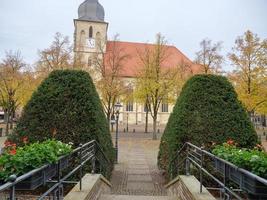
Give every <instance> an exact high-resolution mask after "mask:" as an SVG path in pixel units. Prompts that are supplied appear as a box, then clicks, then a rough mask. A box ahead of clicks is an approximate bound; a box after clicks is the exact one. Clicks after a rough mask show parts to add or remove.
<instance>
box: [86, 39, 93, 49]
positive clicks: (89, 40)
mask: <svg viewBox="0 0 267 200" xmlns="http://www.w3.org/2000/svg"><path fill="white" fill-rule="evenodd" d="M86 46H87V47H89V48H90V49H93V48H95V39H93V38H89V39H87V40H86Z"/></svg>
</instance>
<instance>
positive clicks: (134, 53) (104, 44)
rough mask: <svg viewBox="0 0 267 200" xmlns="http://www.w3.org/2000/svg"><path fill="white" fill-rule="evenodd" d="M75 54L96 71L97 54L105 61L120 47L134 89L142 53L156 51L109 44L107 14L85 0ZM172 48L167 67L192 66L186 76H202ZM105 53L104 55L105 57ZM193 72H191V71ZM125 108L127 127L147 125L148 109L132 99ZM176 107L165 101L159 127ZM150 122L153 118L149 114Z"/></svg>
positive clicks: (129, 44) (123, 119) (77, 23)
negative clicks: (126, 56)
mask: <svg viewBox="0 0 267 200" xmlns="http://www.w3.org/2000/svg"><path fill="white" fill-rule="evenodd" d="M74 26H75V32H74V51H75V55H76V57H80V59H81V62H82V63H83V64H84V65H85V66H88V67H89V68H90V67H91V68H93V67H94V66H93V65H94V64H93V62H92V61H93V59H94V57H95V56H96V55H97V56H98V57H100V58H101V59H105V58H103V57H105V54H106V53H107V52H110V51H112V49H114V48H115V46H116V48H120V49H122V50H123V52H124V53H125V54H126V55H129V56H128V58H127V59H126V60H124V62H123V69H122V70H121V73H120V76H121V77H122V78H123V80H124V83H125V85H131V86H132V89H133V90H134V85H135V80H136V74H137V69H138V67H140V56H139V55H140V54H142V53H143V52H144V50H145V49H149V48H153V47H154V45H153V44H147V43H133V42H120V41H109V40H108V36H107V31H108V26H109V24H108V23H107V22H106V21H105V11H104V8H103V6H102V5H101V4H100V3H99V2H98V0H85V1H84V2H83V3H82V4H81V5H80V6H79V9H78V19H74ZM167 47H168V55H169V56H168V58H167V59H166V61H164V63H163V67H166V68H171V67H176V66H177V65H179V64H183V65H186V66H190V67H189V68H188V69H187V72H186V73H192V74H194V73H198V72H199V66H198V65H196V64H194V63H193V62H192V61H191V60H190V59H188V58H187V57H186V56H185V55H184V54H183V53H182V52H181V51H179V50H178V49H177V48H176V47H175V46H167ZM103 53H104V54H103ZM189 69H190V70H189ZM121 103H122V104H123V108H122V109H121V112H122V114H121V115H120V123H123V124H126V123H128V124H143V123H145V115H146V106H144V105H142V104H140V103H137V102H135V101H134V100H128V101H127V102H121ZM172 109H173V105H169V104H168V102H163V103H162V105H161V107H160V109H159V116H158V124H159V125H164V124H166V123H167V121H168V118H169V115H170V113H171V112H172ZM149 123H152V118H151V116H150V115H149Z"/></svg>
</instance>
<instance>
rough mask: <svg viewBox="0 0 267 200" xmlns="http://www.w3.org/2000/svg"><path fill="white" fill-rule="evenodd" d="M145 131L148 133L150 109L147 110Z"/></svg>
mask: <svg viewBox="0 0 267 200" xmlns="http://www.w3.org/2000/svg"><path fill="white" fill-rule="evenodd" d="M145 133H148V109H147V110H146V124H145Z"/></svg>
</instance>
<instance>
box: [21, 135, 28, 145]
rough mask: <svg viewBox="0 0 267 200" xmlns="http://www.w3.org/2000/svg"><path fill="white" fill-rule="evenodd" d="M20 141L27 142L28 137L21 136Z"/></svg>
mask: <svg viewBox="0 0 267 200" xmlns="http://www.w3.org/2000/svg"><path fill="white" fill-rule="evenodd" d="M22 142H23V143H24V144H27V143H28V137H26V136H25V137H23V138H22Z"/></svg>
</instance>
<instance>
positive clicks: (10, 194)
mask: <svg viewBox="0 0 267 200" xmlns="http://www.w3.org/2000/svg"><path fill="white" fill-rule="evenodd" d="M16 179H17V176H16V175H11V176H10V177H9V179H8V181H10V182H12V183H14V182H15V181H16ZM15 187H16V186H15V185H13V186H12V188H11V190H10V193H9V199H10V200H15V199H16V194H15V191H16V190H15Z"/></svg>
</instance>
